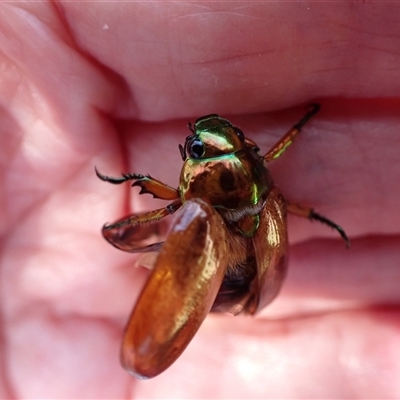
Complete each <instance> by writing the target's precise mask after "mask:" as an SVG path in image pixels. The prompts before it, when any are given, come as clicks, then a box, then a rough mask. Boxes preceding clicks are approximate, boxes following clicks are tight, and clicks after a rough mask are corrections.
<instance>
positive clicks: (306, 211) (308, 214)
mask: <svg viewBox="0 0 400 400" xmlns="http://www.w3.org/2000/svg"><path fill="white" fill-rule="evenodd" d="M287 210H288V212H289V213H291V214H294V215H297V216H298V217H303V218H309V219H311V220H316V221H319V222H322V223H323V224H325V225H328V226H330V227H331V228H333V229H335V230H336V231H337V232H339V234H340V236H341V237H342V239H343V240H344V241H345V243H346V247H347V248H349V247H350V240H349V238H348V237H347V235H346V232H345V231H344V229H343V228H342V227H341V226H340V225H338V224H335V223H334V222H333V221H331V220H330V219H328V218H325V217H324V216H322V215H320V214H317V213H316V212H315V211H314V210H313V209H312V208H310V207H303V206H300V205H298V204H292V203H287Z"/></svg>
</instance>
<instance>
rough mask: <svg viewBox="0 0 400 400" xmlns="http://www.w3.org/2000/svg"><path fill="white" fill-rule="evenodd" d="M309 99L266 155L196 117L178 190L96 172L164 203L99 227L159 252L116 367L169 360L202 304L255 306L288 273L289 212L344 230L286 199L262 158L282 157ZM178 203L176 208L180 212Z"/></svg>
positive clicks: (138, 368) (213, 119)
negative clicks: (156, 235) (160, 234)
mask: <svg viewBox="0 0 400 400" xmlns="http://www.w3.org/2000/svg"><path fill="white" fill-rule="evenodd" d="M319 108H320V106H319V104H312V105H310V107H309V109H308V111H307V113H306V114H305V116H304V117H303V118H302V119H301V120H300V121H299V122H298V123H297V124H295V125H294V126H293V127H292V128H291V129H290V130H289V131H288V132H287V133H286V135H285V136H283V138H282V139H281V140H279V141H278V142H277V143H276V144H275V146H273V147H272V149H271V150H270V151H269V152H268V153H266V154H265V155H260V150H259V148H258V147H257V145H256V144H255V143H254V142H253V141H252V140H250V139H248V138H246V137H245V136H244V134H243V132H242V131H241V130H240V129H239V128H237V127H235V126H233V125H232V124H231V123H230V122H229V121H228V120H226V119H224V118H221V117H219V116H218V115H216V114H212V115H207V116H204V117H201V118H199V119H198V120H197V121H196V122H195V124H194V126H193V127H192V125H191V124H189V129H190V131H191V134H190V135H189V136H188V137H187V138H186V141H185V144H184V146H181V145H179V150H180V153H181V156H182V159H183V162H184V163H183V167H182V171H181V175H180V183H179V187H178V188H177V189H175V188H172V187H170V186H168V185H166V184H164V183H163V182H161V181H159V180H157V179H154V178H152V177H151V176H145V175H140V174H135V173H133V174H126V175H123V176H122V177H120V178H113V177H109V176H105V175H102V174H101V173H100V172H98V171H97V170H96V174H97V176H98V177H99V178H100V179H101V180H103V181H106V182H109V183H112V184H121V183H123V182H127V181H133V184H132V186H139V187H140V189H141V190H140V193H141V194H144V193H149V194H152V195H153V196H154V197H155V198H158V199H163V200H168V201H170V203H169V204H168V205H167V206H166V207H164V208H161V209H158V210H154V211H150V212H144V213H139V214H132V215H129V216H128V217H125V218H123V219H120V220H118V221H116V222H114V223H113V224H111V225H105V226H104V227H103V229H102V233H103V236H104V237H105V239H106V240H108V241H109V242H110V243H111V244H112V245H113V246H115V247H116V248H118V249H121V250H124V251H127V252H131V253H139V252H158V255H157V258H156V260H155V262H154V266H153V268H152V271H151V273H150V276H149V278H148V280H147V282H146V284H145V286H144V288H143V289H142V292H141V294H140V296H139V299H138V301H137V303H136V305H135V307H134V309H133V311H132V314H131V316H130V319H129V322H128V324H127V327H126V331H125V335H124V339H123V342H122V348H121V362H122V365H123V366H124V368H125V369H126V370H127V371H129V372H130V373H132V374H133V375H135V376H136V377H138V378H141V379H145V378H151V377H154V376H156V375H158V374H160V373H161V372H163V371H164V370H165V369H166V368H168V367H169V366H170V365H171V364H172V363H173V362H174V361H175V360H176V359H177V358H178V357H179V355H180V354H181V353H182V352H183V350H184V349H185V348H186V346H187V345H188V344H189V342H190V341H191V339H192V338H193V336H194V335H195V333H196V332H197V330H198V329H199V327H200V325H201V324H202V322H203V320H204V319H205V317H206V316H207V314H208V313H209V312H210V311H222V312H228V313H231V314H234V315H237V314H240V313H247V314H255V313H256V312H257V311H259V310H260V309H262V308H263V307H264V306H265V305H266V304H268V303H269V302H271V300H272V299H273V298H274V297H275V296H276V294H277V293H278V291H279V289H280V287H281V284H282V282H283V279H284V277H285V272H286V264H287V254H288V241H287V226H286V215H287V212H289V213H293V214H296V215H298V216H302V217H308V218H310V219H312V220H318V221H320V222H322V223H325V224H327V225H329V226H330V227H332V228H334V229H335V230H337V231H338V232H339V234H340V235H341V237H342V238H343V239H344V241H345V242H346V244H347V245H348V244H349V239H348V237H347V236H346V233H345V232H344V230H343V229H342V228H341V227H340V226H339V225H337V224H335V223H334V222H332V221H330V220H329V219H327V218H325V217H323V216H321V215H319V214H317V213H316V212H314V210H313V209H311V208H306V207H301V206H299V205H295V204H292V203H290V202H288V201H286V200H285V199H284V197H283V196H282V194H281V192H280V190H279V189H278V187H277V186H276V185H275V184H274V182H273V180H272V177H271V174H270V172H269V171H268V169H267V163H268V162H270V161H272V160H275V159H276V158H278V157H280V156H281V154H282V153H283V152H284V151H285V150H286V149H287V147H288V146H289V145H290V144H291V143H292V141H293V139H294V138H295V136H296V135H297V134H298V133H299V132H300V131H301V129H302V127H303V126H304V125H305V124H306V123H307V121H309V120H310V118H311V117H313V116H314V115H315V114H316V113H317V112H318V111H319ZM178 210H179V211H178ZM175 212H177V214H176V216H175V219H174V222H173V223H172V226H171V228H170V230H169V233H168V235H167V237H166V240H165V241H164V242H156V243H148V237H149V236H151V234H152V232H154V229H153V227H154V226H157V224H158V223H159V222H160V220H161V219H162V218H164V217H166V216H167V215H171V214H174V213H175Z"/></svg>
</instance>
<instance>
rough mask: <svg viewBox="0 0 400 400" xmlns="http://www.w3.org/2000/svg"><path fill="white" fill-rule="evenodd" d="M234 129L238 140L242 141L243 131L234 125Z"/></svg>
mask: <svg viewBox="0 0 400 400" xmlns="http://www.w3.org/2000/svg"><path fill="white" fill-rule="evenodd" d="M235 130H236V135H237V136H238V138H239V140H240V141H241V142H244V133H243V132H242V131H241V130H240V129H239V128H236V127H235Z"/></svg>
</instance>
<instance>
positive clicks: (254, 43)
mask: <svg viewBox="0 0 400 400" xmlns="http://www.w3.org/2000/svg"><path fill="white" fill-rule="evenodd" d="M204 4H207V6H206V5H199V4H197V5H196V4H190V3H187V4H185V3H178V4H177V5H171V4H169V6H163V5H162V4H161V3H157V4H154V3H153V5H152V4H151V3H149V4H146V3H139V5H138V4H137V3H118V4H114V5H111V4H104V3H98V4H96V5H94V4H90V5H88V6H87V7H88V8H87V9H83V7H84V6H82V4H79V3H68V5H66V4H64V7H65V9H64V10H65V12H66V14H65V15H66V18H67V21H68V23H69V24H70V29H69V30H68V29H65V28H64V27H63V25H62V24H61V20H59V19H58V17H57V16H56V13H53V11H54V10H52V9H46V6H45V5H41V6H37V9H34V10H32V9H31V10H30V11H29V12H27V13H25V12H24V11H23V9H22V8H21V6H20V5H19V6H18V7H17V6H15V5H3V6H2V8H3V12H2V13H1V17H0V18H1V20H0V26H1V27H2V30H3V31H4V32H6V33H7V35H8V36H7V37H5V36H4V37H2V38H1V40H0V46H1V48H2V57H3V59H2V65H3V80H2V81H1V84H2V90H1V93H2V101H3V103H2V104H3V112H2V114H1V115H2V125H1V126H2V131H1V137H2V140H1V143H2V153H1V165H2V166H3V174H2V176H3V178H2V182H3V185H2V186H3V200H2V204H3V210H4V211H3V215H2V221H3V224H2V226H3V241H2V247H1V251H2V259H1V260H2V282H3V285H2V289H3V291H2V293H3V310H2V312H3V323H4V324H3V351H2V354H3V358H4V360H3V368H4V373H3V374H2V376H3V393H2V394H3V397H7V398H10V397H12V396H15V397H53V398H54V397H70V398H78V397H79V398H97V397H102V398H106V397H107V398H120V397H121V398H122V396H124V397H126V396H128V395H129V394H127V393H130V392H129V391H130V390H132V393H134V395H135V396H136V397H141V398H145V397H146V398H149V397H168V396H170V397H176V396H182V397H203V398H204V397H224V396H225V397H232V396H234V397H242V398H250V397H303V396H304V397H310V396H314V397H327V396H330V397H349V396H360V397H366V396H368V397H374V396H376V397H378V396H393V397H396V395H398V394H399V389H398V386H396V382H397V380H396V377H397V376H398V370H397V364H398V363H397V362H396V358H395V356H394V357H392V354H394V352H393V351H391V349H392V348H393V349H396V348H398V346H399V343H398V342H399V339H398V335H397V331H396V327H397V326H398V322H399V311H398V308H397V307H396V305H397V303H398V300H399V294H398V288H397V282H398V280H399V272H397V271H398V269H397V268H396V267H397V264H398V239H397V237H396V235H397V231H398V229H397V227H398V226H399V221H398V215H399V214H398V212H397V208H398V205H397V199H398V195H399V189H398V187H399V186H398V184H397V182H398V181H399V178H400V176H399V161H398V152H397V149H398V143H395V141H398V139H397V137H398V135H396V133H397V127H398V126H399V117H398V102H397V101H396V100H392V101H382V100H379V101H378V100H369V101H361V100H356V101H355V100H354V101H351V100H347V101H344V100H343V99H339V96H344V97H353V98H362V97H366V98H373V99H377V98H383V97H393V96H394V95H395V93H398V82H399V81H400V80H399V76H398V72H397V71H398V68H397V65H398V62H399V60H398V59H397V57H398V56H397V52H396V51H395V45H394V43H395V41H393V39H390V40H389V39H388V38H393V37H394V36H396V33H398V24H397V22H396V23H394V22H391V21H392V19H390V18H387V19H386V18H385V16H390V15H391V9H390V6H389V5H386V6H380V8H378V9H377V10H371V9H370V8H360V9H353V10H352V11H349V12H350V14H351V13H353V14H352V15H353V17H354V18H353V19H352V21H351V23H350V20H348V19H344V20H345V22H344V25H345V26H344V27H343V25H342V24H340V23H337V24H334V26H333V29H332V30H331V31H330V32H323V33H320V32H319V31H318V26H319V27H321V26H325V25H326V24H328V23H332V21H333V20H336V19H337V21H339V20H341V19H343V18H345V17H344V16H345V15H346V16H348V15H349V14H346V13H347V11H346V13H344V11H342V10H344V8H341V7H339V6H337V5H333V6H332V8H330V5H329V4H325V5H318V6H316V5H313V8H312V9H311V10H309V11H306V6H304V10H303V9H302V8H301V7H300V6H299V8H295V7H294V6H293V5H284V4H281V5H270V4H260V3H254V4H253V5H245V4H243V5H242V6H240V5H238V4H236V3H235V4H236V8H234V9H232V8H229V7H232V4H231V5H227V4H225V3H224V4H225V5H222V3H220V5H219V6H218V7H219V8H218V10H213V7H214V5H213V3H204ZM215 7H217V6H216V5H215ZM224 7H227V10H228V9H229V12H228V11H225V9H224ZM368 7H369V6H368ZM384 10H386V11H385V12H384ZM94 11H96V13H95V14H93V12H94ZM294 12H295V14H293V13H294ZM362 13H365V15H364V14H362ZM292 14H293V15H292ZM271 15H272V16H273V17H274V18H273V19H271V20H270V18H271ZM328 15H329V20H328V19H327V18H328V17H327V16H328ZM32 16H33V17H34V18H39V19H38V20H34V19H32V18H28V17H32ZM363 16H369V17H368V18H369V20H370V19H371V17H373V18H374V20H373V21H371V20H370V26H375V27H376V29H378V26H384V28H382V34H380V35H378V34H376V38H375V39H374V43H373V46H370V43H369V40H370V39H369V36H368V38H366V37H365V36H364V35H365V33H360V32H364V31H363V29H364V26H363V25H362V26H361V24H362V22H361V21H364V19H363ZM291 18H293V21H296V22H293V23H294V25H295V26H296V27H297V31H296V32H295V33H293V32H286V31H285V30H284V27H283V26H281V25H280V23H279V22H276V21H278V20H285V21H287V20H291ZM335 18H336V19H335ZM346 18H347V17H346ZM103 21H104V22H103ZM266 21H269V22H268V24H267V25H266ZM274 21H275V22H274ZM301 21H303V22H301ZM314 21H317V22H318V23H317V24H315V26H314ZM104 24H107V27H108V29H106V28H107V27H106V26H105V25H104ZM346 24H348V25H346ZM374 24H375V25H374ZM290 26H293V25H290ZM224 27H226V29H224ZM102 28H104V29H102ZM350 28H351V29H353V28H354V30H352V31H351V34H349V32H348V31H347V29H350ZM357 28H359V29H357ZM372 31H373V29H372V28H371V32H372ZM199 32H201V35H200V34H199ZM268 32H271V33H272V32H273V33H274V36H268ZM299 32H301V35H302V37H301V39H300V36H296V35H300V33H299ZM71 33H73V34H71ZM288 35H289V36H288ZM290 35H294V36H293V37H294V38H296V40H293V41H292V40H288V37H291V36H290ZM344 35H348V36H346V38H347V39H346V40H347V42H346V41H344V42H345V44H343V42H340V41H336V38H337V37H342V38H343V36H344ZM227 37H228V38H229V40H226V41H224V39H227ZM10 38H13V40H11V39H10ZM232 38H233V40H232ZM176 43H177V44H176ZM363 43H364V44H365V47H363V46H362V44H363ZM356 44H357V47H355V46H356ZM337 46H339V47H340V46H342V47H340V48H338V47H337ZM353 47H354V48H353ZM374 49H376V50H374ZM381 49H385V51H386V52H387V53H383V54H382V53H381V52H380V51H381ZM368 51H369V52H371V53H368ZM346 52H347V53H346ZM344 53H346V54H347V57H346V56H345V55H344ZM327 54H328V55H329V54H330V55H331V57H332V58H331V59H330V58H329V57H326V55H327ZM338 54H339V56H338ZM89 55H90V56H89ZM360 60H367V61H370V60H375V61H376V62H375V63H373V62H369V63H368V62H364V63H363V62H362V61H360ZM380 60H383V61H382V62H381V63H380V65H381V66H380V68H377V63H378V61H379V62H380ZM361 65H362V67H361ZM104 67H106V68H104ZM390 74H391V75H390ZM388 76H390V79H388ZM349 77H351V79H349ZM370 81H373V84H369V82H370ZM324 97H331V98H330V99H325V100H321V103H322V107H323V109H322V112H321V114H319V115H318V117H316V118H315V119H314V120H313V122H312V123H310V125H309V126H307V128H306V129H305V130H304V133H303V134H302V135H301V136H299V138H298V140H297V141H296V143H295V144H294V145H293V146H292V147H291V148H290V149H289V150H288V152H287V153H285V155H284V156H282V159H280V160H279V161H277V162H275V163H273V164H271V170H272V172H273V174H274V177H275V180H276V182H277V183H278V184H279V185H280V187H281V188H282V191H283V193H284V194H285V195H286V196H287V198H288V199H290V200H291V201H294V202H296V201H298V202H301V203H302V204H306V205H312V206H314V207H315V208H316V209H317V210H318V211H320V212H321V213H323V214H325V215H327V216H329V217H330V218H332V219H333V220H334V221H336V222H338V223H340V224H341V225H343V227H344V228H346V231H347V233H348V234H349V235H350V236H351V237H352V238H353V239H352V243H351V246H352V247H351V249H350V250H349V251H346V250H345V248H344V245H343V244H342V243H341V242H340V241H339V239H338V238H337V237H336V236H335V234H334V233H333V232H329V230H327V229H326V228H325V227H324V226H319V225H318V224H315V223H314V224H310V223H309V222H308V221H303V220H299V219H291V220H290V221H289V228H290V231H289V233H290V238H291V243H292V244H293V246H292V249H291V262H290V269H289V276H288V278H287V281H286V284H285V286H284V289H283V291H282V293H281V295H280V297H279V298H278V299H277V300H276V302H274V303H273V304H272V305H271V307H269V308H267V309H266V310H265V311H264V312H263V313H262V315H261V316H260V317H259V318H256V319H251V320H249V319H247V318H229V317H224V316H219V315H218V316H217V315H213V316H210V317H209V318H208V319H207V320H206V322H205V324H204V325H203V327H202V328H201V329H200V331H199V333H198V335H197V336H196V338H195V339H194V341H193V342H192V344H191V345H190V346H189V348H188V349H187V351H186V352H185V353H184V354H183V356H182V357H181V358H180V359H179V360H178V361H177V362H176V363H175V364H174V365H173V366H172V367H171V368H170V369H169V370H168V371H167V372H165V373H164V374H163V375H161V376H160V377H158V378H155V379H154V380H153V381H150V382H146V383H142V382H138V381H134V380H133V379H132V378H131V377H130V376H129V375H127V374H126V373H125V372H124V371H123V370H121V368H120V367H119V365H118V347H119V342H120V338H121V334H122V329H123V326H124V324H125V322H126V319H127V317H128V315H129V312H130V309H131V307H132V304H133V303H134V299H135V297H136V296H137V293H138V290H139V289H140V287H141V285H142V284H143V281H144V279H145V277H146V273H145V272H144V271H142V270H141V269H135V268H133V267H132V264H133V263H134V259H135V256H133V255H129V254H124V253H122V252H118V251H117V250H115V249H113V248H111V246H108V245H107V243H106V242H104V241H103V239H102V238H101V237H100V234H99V230H100V227H101V226H102V224H103V223H105V222H107V221H112V220H114V219H116V218H118V217H121V216H122V215H123V214H125V213H127V212H128V204H129V203H128V200H129V199H128V196H132V199H131V200H130V201H131V205H132V207H133V209H134V210H141V209H145V208H146V209H152V208H154V207H156V206H159V205H160V203H158V204H156V202H155V201H154V202H153V201H152V200H150V199H149V196H140V197H139V196H138V194H137V190H135V189H132V190H130V189H129V187H113V186H110V185H107V184H105V183H103V182H101V181H99V180H98V179H96V177H95V174H94V169H93V168H94V166H95V165H97V166H98V167H99V169H100V170H101V171H102V172H104V173H109V174H114V175H116V174H118V173H119V172H129V171H135V172H139V173H151V174H152V175H153V176H155V177H157V178H159V179H161V180H163V181H165V182H166V183H168V184H170V185H171V186H176V185H177V184H178V174H179V169H180V165H181V161H180V156H179V152H178V148H177V145H178V143H183V141H184V138H185V136H186V135H187V131H185V124H186V122H187V121H189V120H192V121H193V120H194V119H195V118H197V117H198V116H200V115H203V114H208V113H211V112H217V113H219V114H221V115H224V116H226V117H229V119H230V120H231V121H232V122H234V123H235V125H237V126H240V127H241V128H242V129H243V130H244V132H245V134H246V135H248V136H249V137H251V138H252V139H253V140H255V141H256V142H257V143H258V144H259V146H260V147H261V148H262V149H263V150H265V151H266V150H268V149H269V147H270V146H271V145H272V144H273V143H275V141H276V140H277V139H278V138H279V137H280V136H281V135H282V134H283V133H284V132H285V131H286V130H287V128H288V127H290V126H291V124H292V123H293V122H296V121H297V118H298V117H299V115H301V113H302V112H303V110H302V109H295V110H289V111H285V112H281V113H276V114H267V113H268V112H269V111H271V110H272V109H277V108H282V109H285V108H289V107H290V106H291V105H294V104H299V103H303V102H308V101H310V100H313V99H315V98H318V99H321V98H324ZM250 113H253V115H250ZM239 114H241V115H239ZM243 114H244V115H243ZM143 121H153V122H143ZM162 204H164V203H162ZM328 236H329V238H330V239H329V240H328V239H327V240H320V239H321V237H328ZM331 239H332V240H331ZM132 387H134V388H133V389H132Z"/></svg>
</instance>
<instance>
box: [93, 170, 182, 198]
mask: <svg viewBox="0 0 400 400" xmlns="http://www.w3.org/2000/svg"><path fill="white" fill-rule="evenodd" d="M95 171H96V175H97V176H98V177H99V178H100V179H101V180H102V181H105V182H109V183H112V184H114V185H119V184H121V183H124V182H127V181H135V182H133V183H132V186H139V187H140V189H141V190H140V192H139V194H144V193H149V194H152V195H153V197H155V198H157V199H162V200H175V199H179V191H178V190H177V189H174V188H172V187H171V186H168V185H166V184H165V183H163V182H161V181H159V180H158V179H154V178H152V177H151V176H149V175H141V174H123V175H122V176H121V177H120V178H114V177H112V176H106V175H103V174H101V173H100V172H99V171H98V170H97V168H95Z"/></svg>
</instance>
